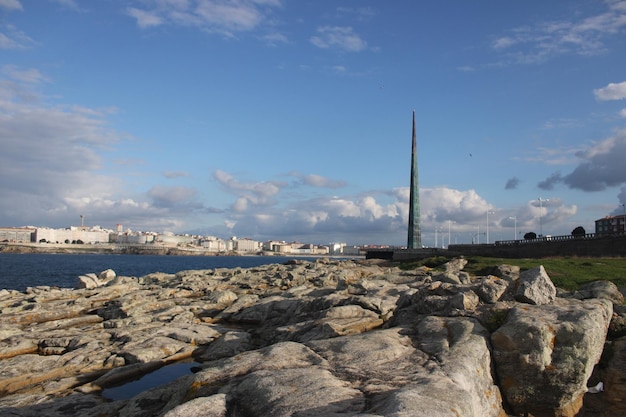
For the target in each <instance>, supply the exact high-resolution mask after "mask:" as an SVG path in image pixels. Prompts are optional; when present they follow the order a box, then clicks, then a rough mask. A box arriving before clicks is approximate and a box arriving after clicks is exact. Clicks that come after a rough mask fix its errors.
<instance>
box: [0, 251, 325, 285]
mask: <svg viewBox="0 0 626 417" xmlns="http://www.w3.org/2000/svg"><path fill="white" fill-rule="evenodd" d="M289 259H294V258H293V257H284V256H159V255H110V254H106V255H99V254H39V253H37V254H35V253H28V254H14V253H0V289H2V288H6V289H12V290H18V291H24V290H25V289H26V288H27V287H37V286H42V285H48V286H52V287H62V288H73V287H75V286H76V283H77V278H78V276H79V275H85V274H88V273H95V274H98V273H100V272H102V271H104V270H106V269H109V268H111V269H112V270H114V271H115V272H116V274H117V275H123V276H128V277H140V276H144V275H147V274H150V273H152V272H165V273H168V274H173V273H176V272H179V271H183V270H186V269H212V268H235V267H238V266H239V267H242V268H249V267H253V266H259V265H267V264H273V263H284V262H286V261H288V260H289ZM298 259H304V260H313V259H315V258H306V257H304V258H302V257H299V258H298Z"/></svg>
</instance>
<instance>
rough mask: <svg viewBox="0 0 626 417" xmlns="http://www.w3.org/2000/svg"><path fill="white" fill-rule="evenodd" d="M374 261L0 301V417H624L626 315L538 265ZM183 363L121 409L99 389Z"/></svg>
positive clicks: (594, 287)
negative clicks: (409, 266)
mask: <svg viewBox="0 0 626 417" xmlns="http://www.w3.org/2000/svg"><path fill="white" fill-rule="evenodd" d="M465 262H466V261H465V260H464V259H455V260H453V261H451V262H449V263H448V264H446V266H445V267H446V269H445V271H434V270H430V269H428V268H425V267H422V268H418V269H414V270H401V269H399V268H398V267H397V266H393V265H386V264H383V263H380V262H375V261H359V262H355V261H345V260H344V261H337V260H330V259H326V258H321V259H319V260H318V261H316V262H305V261H291V262H289V263H287V264H284V265H279V264H273V265H265V266H260V267H254V268H248V269H241V268H235V269H212V270H190V271H181V272H179V273H177V274H164V273H153V274H150V275H146V276H143V277H122V276H116V274H115V272H114V271H111V270H108V271H104V272H102V273H100V274H99V275H95V274H88V275H85V276H82V277H80V278H79V279H78V282H77V285H76V288H74V289H61V288H50V287H36V288H28V289H27V290H26V291H25V292H18V291H7V290H0V311H1V313H2V314H1V315H0V415H2V416H47V417H53V416H70V415H74V416H165V417H177V416H186V417H189V416H191V417H193V416H214V417H217V416H223V417H225V416H237V417H238V416H241V417H252V416H270V415H271V416H318V415H323V416H333V415H337V416H338V415H342V416H398V417H400V416H429V417H438V416H441V417H443V416H457V417H470V416H472V417H490V416H493V417H504V416H535V417H542V416H559V417H568V416H617V415H626V404H624V401H625V399H626V395H624V394H626V377H625V376H624V375H626V374H625V373H624V368H625V367H626V337H625V336H624V335H625V334H626V332H625V331H624V329H625V328H626V326H625V325H624V323H625V319H626V309H625V308H624V305H623V302H624V297H623V295H622V294H621V293H620V291H619V290H618V289H617V288H616V287H615V285H613V284H612V283H610V282H608V281H598V282H593V283H590V284H588V285H587V286H585V287H584V288H581V289H580V290H579V291H576V292H573V293H570V292H565V291H562V290H558V289H557V288H555V287H554V285H553V284H552V282H551V280H550V278H549V276H548V275H547V274H546V272H545V270H544V269H543V267H541V266H540V265H538V266H537V268H534V269H532V270H528V271H524V272H521V273H520V270H519V268H518V267H515V266H509V265H501V266H499V267H495V268H494V270H493V271H491V274H489V275H486V276H470V275H469V274H468V273H466V272H464V271H463V267H464V265H465ZM190 359H193V360H195V361H196V362H198V365H197V366H196V367H195V368H194V372H193V373H191V372H190V373H189V375H185V376H182V377H180V378H177V379H174V380H172V381H162V382H163V385H161V386H158V387H157V388H153V389H149V390H147V391H144V392H142V393H140V394H139V395H136V396H134V397H132V398H130V399H125V400H117V401H113V400H110V399H108V398H106V396H105V395H103V390H106V389H107V388H109V387H112V386H114V385H117V384H120V383H124V382H126V381H129V380H132V379H134V378H137V377H139V376H141V375H144V374H148V373H150V372H152V371H154V370H156V369H159V368H161V367H164V366H167V365H168V364H172V363H177V362H180V361H183V360H190Z"/></svg>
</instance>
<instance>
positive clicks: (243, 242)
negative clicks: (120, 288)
mask: <svg viewBox="0 0 626 417" xmlns="http://www.w3.org/2000/svg"><path fill="white" fill-rule="evenodd" d="M231 241H232V242H233V249H234V250H235V251H237V252H239V253H246V252H247V253H255V252H258V251H259V250H261V245H260V244H259V242H257V241H256V240H252V239H247V238H246V239H237V238H236V237H233V238H232V239H231Z"/></svg>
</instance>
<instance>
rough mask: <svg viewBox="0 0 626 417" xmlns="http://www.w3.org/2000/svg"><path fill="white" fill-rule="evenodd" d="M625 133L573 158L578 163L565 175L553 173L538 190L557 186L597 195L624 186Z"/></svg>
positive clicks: (621, 132)
mask: <svg viewBox="0 0 626 417" xmlns="http://www.w3.org/2000/svg"><path fill="white" fill-rule="evenodd" d="M624 155H626V129H623V130H621V131H618V132H616V134H615V135H614V136H612V137H609V138H607V139H605V140H602V141H600V142H597V143H595V144H593V145H592V146H590V147H589V148H587V149H584V150H582V151H579V152H577V153H576V156H577V157H578V158H579V160H580V161H581V162H579V164H578V166H577V167H576V168H575V169H574V170H573V171H572V172H570V173H569V174H567V175H561V174H560V173H554V174H552V175H551V176H550V177H548V178H547V179H546V180H544V181H542V182H540V188H543V189H546V190H550V189H552V188H554V186H555V185H556V184H558V183H564V184H565V185H567V186H568V187H570V188H574V189H579V190H583V191H601V190H605V189H606V188H607V187H614V186H619V185H621V184H624V183H626V164H624Z"/></svg>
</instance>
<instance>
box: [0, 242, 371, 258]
mask: <svg viewBox="0 0 626 417" xmlns="http://www.w3.org/2000/svg"><path fill="white" fill-rule="evenodd" d="M0 253H21V254H28V253H50V254H55V253H58V254H111V255H163V256H288V257H307V258H313V257H315V258H318V257H319V258H340V259H346V258H349V259H365V256H345V255H340V256H335V255H315V254H292V253H278V252H267V251H264V252H258V253H239V252H234V251H232V252H215V251H209V250H206V249H202V248H197V247H178V246H158V245H132V244H123V245H120V244H115V243H99V244H71V243H12V242H0Z"/></svg>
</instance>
